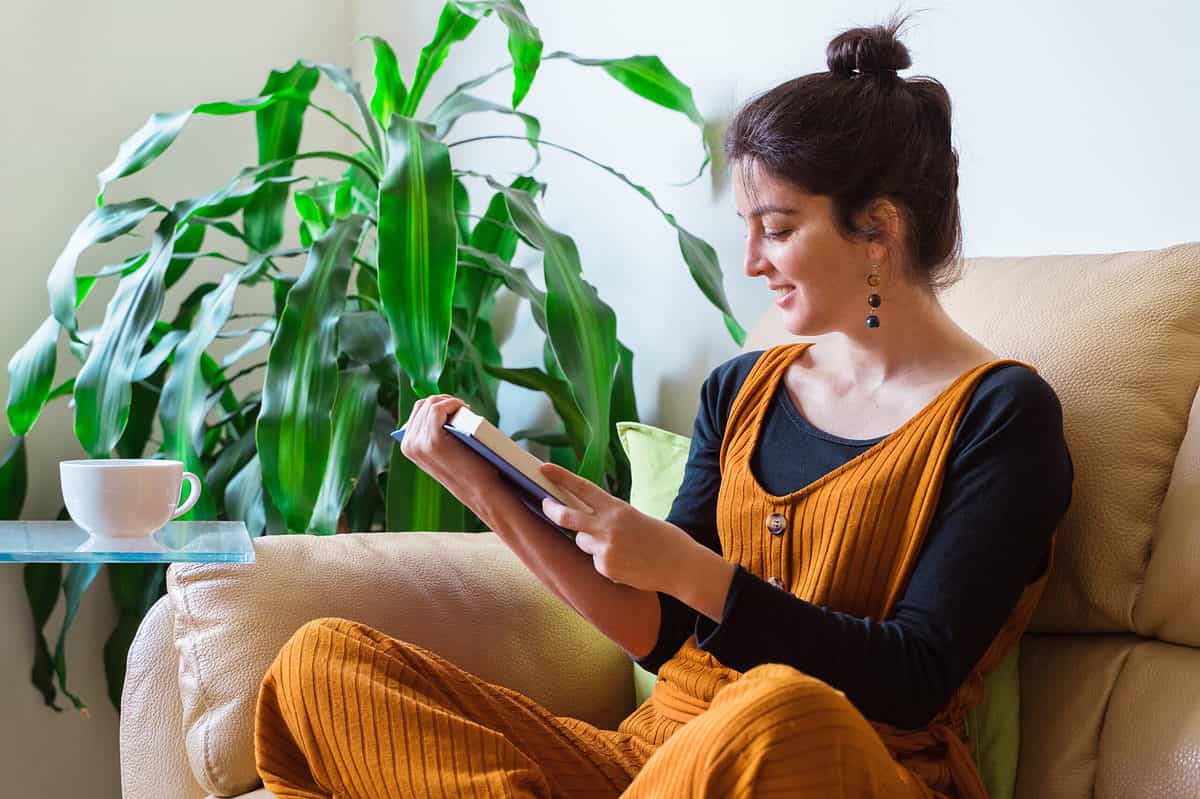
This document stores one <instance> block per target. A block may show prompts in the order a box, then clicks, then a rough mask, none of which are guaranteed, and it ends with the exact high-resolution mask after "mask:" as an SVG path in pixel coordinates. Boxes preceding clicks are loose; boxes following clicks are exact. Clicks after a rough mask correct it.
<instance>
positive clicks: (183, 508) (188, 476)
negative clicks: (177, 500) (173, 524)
mask: <svg viewBox="0 0 1200 799" xmlns="http://www.w3.org/2000/svg"><path fill="white" fill-rule="evenodd" d="M183 479H184V480H186V481H187V483H188V485H189V486H191V489H190V490H189V491H188V498H187V502H185V503H183V504H182V505H180V506H179V507H178V508H176V509H175V514H174V515H173V516H171V518H172V519H178V518H179V517H180V516H182V515H183V514H185V513H187V512H188V511H190V510H191V509H192V506H193V505H195V504H196V501H197V500H199V499H200V478H199V477H197V476H196V475H194V474H192V473H191V472H184V473H183Z"/></svg>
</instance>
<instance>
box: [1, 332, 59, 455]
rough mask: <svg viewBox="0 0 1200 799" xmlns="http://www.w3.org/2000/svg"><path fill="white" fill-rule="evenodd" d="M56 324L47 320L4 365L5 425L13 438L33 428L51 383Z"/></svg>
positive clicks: (56, 348)
mask: <svg viewBox="0 0 1200 799" xmlns="http://www.w3.org/2000/svg"><path fill="white" fill-rule="evenodd" d="M60 330H62V327H61V326H59V324H58V321H57V320H56V319H55V318H54V317H53V316H51V317H49V318H47V319H46V321H44V322H42V324H41V326H40V327H38V329H37V332H35V333H34V334H33V335H32V336H31V337H30V338H29V341H26V342H25V344H24V345H22V347H21V349H19V350H17V351H16V353H14V354H13V356H12V358H11V359H9V362H8V409H7V410H8V426H9V428H10V429H11V430H12V432H13V435H15V436H24V435H25V434H26V433H28V432H29V431H30V429H31V428H32V427H33V425H34V422H36V421H37V418H38V416H39V415H40V414H41V412H42V408H43V407H45V405H46V400H47V399H48V398H49V396H50V387H51V385H52V384H53V383H54V367H55V362H56V359H57V357H58V333H59V331H60Z"/></svg>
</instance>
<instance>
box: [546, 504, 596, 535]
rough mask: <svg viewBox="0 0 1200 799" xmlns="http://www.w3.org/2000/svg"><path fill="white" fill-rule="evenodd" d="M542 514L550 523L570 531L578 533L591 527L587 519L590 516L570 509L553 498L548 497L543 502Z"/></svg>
mask: <svg viewBox="0 0 1200 799" xmlns="http://www.w3.org/2000/svg"><path fill="white" fill-rule="evenodd" d="M542 513H544V514H546V516H547V517H548V518H549V519H550V521H552V522H554V523H555V524H557V525H559V526H561V527H565V528H567V529H568V530H575V531H577V532H578V531H580V530H583V529H584V528H586V527H588V526H589V522H588V518H587V517H588V516H589V514H586V513H580V512H579V511H577V510H575V509H574V508H568V507H567V506H566V505H564V504H562V503H561V502H559V501H558V500H556V499H554V498H553V497H546V498H545V499H543V500H542Z"/></svg>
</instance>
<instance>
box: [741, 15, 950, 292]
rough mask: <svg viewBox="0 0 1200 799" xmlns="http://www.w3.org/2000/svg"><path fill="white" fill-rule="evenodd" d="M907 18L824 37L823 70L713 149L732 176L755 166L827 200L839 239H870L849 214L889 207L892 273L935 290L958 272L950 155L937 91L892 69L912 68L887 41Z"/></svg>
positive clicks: (749, 117)
mask: <svg viewBox="0 0 1200 799" xmlns="http://www.w3.org/2000/svg"><path fill="white" fill-rule="evenodd" d="M907 20H908V15H905V16H904V17H902V18H900V19H897V18H896V17H895V15H893V17H892V18H891V19H890V20H889V21H888V22H887V23H886V24H883V25H875V26H873V27H868V28H851V29H850V30H847V31H845V32H843V33H841V34H839V35H837V36H836V37H834V39H833V40H832V41H831V42H829V46H828V47H827V48H826V50H825V59H826V62H827V64H828V66H829V70H828V71H827V72H814V73H812V74H809V75H803V76H801V77H798V78H793V79H792V80H789V81H786V82H784V83H781V84H780V85H778V86H776V87H775V88H773V89H770V90H769V91H766V92H764V93H763V94H760V95H758V96H757V97H754V98H752V99H750V100H749V101H747V102H746V104H745V105H743V106H742V107H741V109H739V111H738V113H737V115H736V116H735V117H734V119H733V121H732V122H731V123H730V125H729V128H728V130H726V132H725V141H724V151H725V156H726V159H727V160H728V162H729V163H731V164H732V163H734V162H737V163H738V164H739V165H740V167H741V168H742V169H743V172H742V175H743V177H746V178H748V177H749V175H750V169H751V167H752V166H753V165H754V164H755V163H757V164H758V166H760V167H761V168H764V169H765V170H766V171H767V172H768V173H770V175H771V176H772V177H774V178H776V179H778V180H784V181H787V182H790V183H792V184H794V185H796V186H798V187H799V188H800V189H802V190H803V191H805V192H807V193H809V194H819V195H826V196H828V197H830V198H831V201H832V206H833V221H834V224H835V226H836V227H837V229H838V230H839V231H840V232H841V233H842V235H844V236H846V238H848V239H852V238H853V239H859V240H874V239H877V238H878V235H879V231H877V230H874V229H872V228H871V227H870V226H868V227H866V228H863V229H857V228H856V227H855V225H854V216H855V214H857V213H859V212H860V211H862V210H863V209H864V208H866V207H867V206H868V205H869V204H870V203H871V201H873V200H875V199H878V198H886V199H888V200H890V201H891V202H892V203H893V204H894V205H895V206H896V208H897V209H898V210H899V212H900V215H901V218H902V220H903V225H902V231H901V235H902V238H903V241H901V242H897V244H898V245H899V247H900V253H899V254H900V255H901V256H902V261H903V268H905V269H906V270H907V272H908V276H909V277H910V278H911V279H912V280H913V281H914V282H916V283H917V284H918V285H920V286H922V287H923V288H925V289H926V290H928V291H931V292H937V291H940V290H941V289H943V288H945V287H946V286H949V285H950V284H952V283H954V282H955V281H956V280H957V279H958V278H959V277H960V276H961V259H962V226H961V221H960V219H959V207H958V153H957V152H956V151H955V149H954V147H953V146H952V145H951V143H950V95H949V94H948V93H947V91H946V88H945V87H944V86H943V85H942V84H941V83H940V82H939V81H937V80H936V79H934V78H931V77H928V76H924V75H920V76H915V77H912V78H903V77H900V76H899V75H897V74H896V70H901V69H907V68H908V67H910V66H912V59H911V58H910V57H909V54H908V48H907V47H905V46H904V45H903V44H902V43H901V42H900V41H899V39H898V38H897V33H898V31H899V29H900V27H901V26H902V25H903V24H904V23H905V22H907ZM746 185H749V183H747V184H746Z"/></svg>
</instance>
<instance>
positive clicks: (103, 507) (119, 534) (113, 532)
mask: <svg viewBox="0 0 1200 799" xmlns="http://www.w3.org/2000/svg"><path fill="white" fill-rule="evenodd" d="M58 471H59V477H60V478H61V480H62V493H63V503H64V504H65V505H66V506H67V513H69V514H70V516H71V519H72V521H74V522H75V523H76V524H78V525H79V526H80V527H82V528H83V529H84V530H87V531H88V532H89V533H91V534H92V535H94V536H97V537H101V538H141V537H146V536H150V535H153V534H154V532H155V531H156V530H158V529H159V528H160V527H162V526H163V525H164V524H166V523H167V522H169V521H170V520H171V519H174V518H175V517H176V516H179V515H181V514H184V513H187V512H188V511H189V510H191V509H192V506H193V505H195V504H196V500H198V499H200V478H199V477H197V476H196V475H194V474H192V473H191V472H185V471H184V470H183V463H182V462H181V461H171V460H156V459H150V458H128V459H111V460H104V459H98V460H75V461H62V462H60V463H59V465H58ZM184 480H187V481H188V484H189V486H190V489H189V491H188V498H187V502H185V503H183V505H181V506H179V507H176V506H177V505H179V492H180V489H181V488H182V487H183V481H184Z"/></svg>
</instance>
